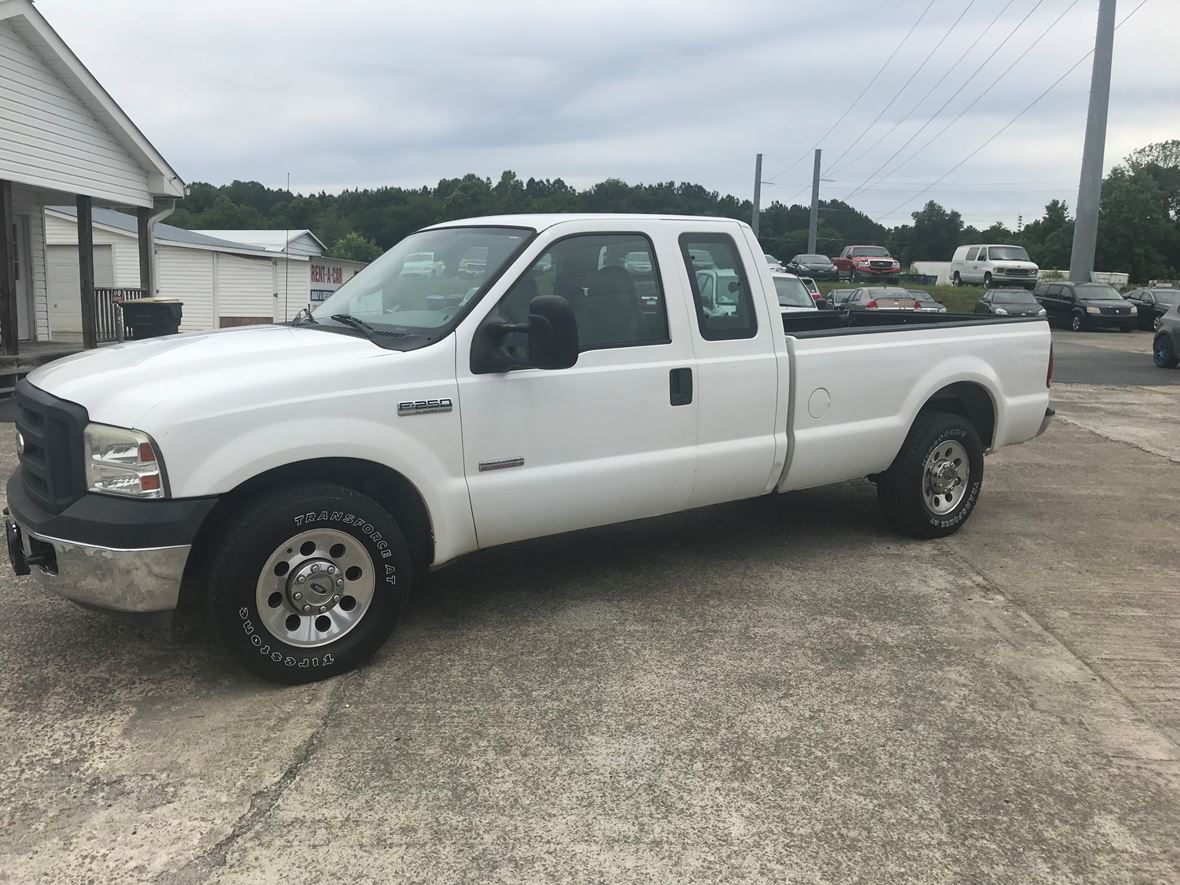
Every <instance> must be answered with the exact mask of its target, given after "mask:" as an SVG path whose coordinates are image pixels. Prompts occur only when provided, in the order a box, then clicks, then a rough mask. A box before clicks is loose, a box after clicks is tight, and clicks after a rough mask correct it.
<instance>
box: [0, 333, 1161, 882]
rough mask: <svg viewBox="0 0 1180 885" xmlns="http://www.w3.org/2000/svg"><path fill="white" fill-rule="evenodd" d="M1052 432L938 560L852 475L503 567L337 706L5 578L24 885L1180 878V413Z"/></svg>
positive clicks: (1097, 419) (428, 605)
mask: <svg viewBox="0 0 1180 885" xmlns="http://www.w3.org/2000/svg"><path fill="white" fill-rule="evenodd" d="M1107 337H1109V338H1114V339H1116V340H1117V339H1128V345H1127V346H1131V342H1132V341H1133V339H1135V338H1137V337H1138V336H1130V335H1128V336H1107ZM1100 343H1101V342H1100ZM1077 346H1080V347H1087V348H1089V349H1090V350H1093V351H1095V352H1096V353H1097V354H1098V355H1097V356H1094V357H1092V359H1101V358H1102V353H1103V352H1111V353H1115V354H1116V356H1117V357H1118V358H1119V359H1122V358H1124V355H1123V354H1122V352H1121V351H1117V350H1111V349H1110V348H1105V349H1104V348H1103V347H1099V346H1094V345H1088V344H1081V345H1077ZM1119 346H1120V347H1122V346H1123V345H1122V344H1121V342H1120V344H1119ZM1159 374H1160V375H1162V374H1164V373H1159ZM1174 374H1175V375H1176V376H1177V377H1178V378H1180V372H1176V373H1174ZM1148 377H1154V376H1151V375H1149V376H1148ZM1055 405H1056V406H1057V407H1058V408H1059V414H1060V420H1058V421H1056V422H1055V424H1054V426H1053V427H1052V428H1051V429H1050V431H1049V432H1048V433H1047V434H1046V435H1045V436H1044V437H1042V438H1041V439H1040V440H1037V441H1035V442H1033V443H1030V444H1028V445H1025V446H1020V447H1016V448H1013V449H1007V450H1004V451H1002V452H1000V453H999V454H997V455H995V456H992V457H991V458H989V459H988V462H987V478H986V481H985V484H984V494H983V498H982V502H981V504H980V507H979V509H978V510H977V512H976V514H975V516H974V517H973V518H972V521H971V522H970V524H969V526H968V527H967V529H965V530H964V531H963V532H961V533H960V534H958V535H957V536H955V537H952V538H951V539H949V540H947V541H939V542H927V543H921V542H915V541H909V540H906V539H901V538H898V537H896V536H894V535H892V534H890V533H889V532H888V531H887V530H886V529H885V527H884V525H883V523H882V520H881V519H880V518H879V516H878V514H877V510H876V505H875V497H874V494H873V490H872V487H871V486H870V485H868V484H867V483H848V484H845V485H841V486H837V487H833V488H828V489H822V490H817V491H812V492H807V493H800V494H793V495H789V496H784V497H778V498H773V499H762V500H757V501H751V502H744V503H740V504H734V505H726V506H721V507H713V508H709V509H706V510H701V511H695V512H693V513H689V514H685V515H682V516H677V517H672V518H666V519H659V520H651V521H645V522H641V523H633V524H628V525H625V526H620V527H614V528H608V529H602V530H596V531H592V532H585V533H580V534H578V535H573V536H563V537H558V538H551V539H546V540H541V541H536V542H530V543H526V544H519V545H513V546H511V547H508V548H502V549H497V550H493V551H489V552H488V553H486V554H483V555H480V556H475V557H470V558H468V559H466V560H464V561H462V562H460V563H459V564H458V565H456V566H454V567H452V568H450V569H447V570H445V571H442V572H439V573H437V574H435V575H433V576H431V578H430V579H429V581H428V582H427V583H426V584H425V585H424V586H422V587H421V590H420V592H419V595H418V598H417V599H416V601H415V602H414V603H413V604H412V606H411V609H410V611H409V612H408V615H407V618H406V620H405V622H404V624H403V626H402V628H401V629H400V631H399V633H398V634H397V635H396V636H395V639H394V640H393V641H392V642H391V643H390V644H389V646H388V647H387V648H386V649H385V650H384V652H383V653H382V654H381V655H380V656H379V658H378V659H377V660H376V661H374V662H373V663H372V664H371V665H370V666H368V667H367V668H365V669H364V670H363V671H361V672H358V673H355V674H352V675H350V676H347V677H344V678H340V679H337V680H334V681H331V682H328V683H321V684H318V685H313V686H304V687H297V688H279V687H275V686H271V685H268V684H264V683H261V682H258V681H256V680H254V679H252V678H250V677H247V676H245V675H243V674H242V673H240V672H239V671H238V670H237V669H235V668H234V667H233V666H232V665H231V664H230V663H229V662H228V661H226V660H225V659H224V658H223V656H222V654H221V652H220V650H219V649H218V647H217V646H216V644H215V643H214V642H212V640H211V639H210V638H208V637H207V636H206V635H204V633H203V632H202V630H200V629H199V628H196V627H192V626H186V627H183V628H180V629H176V630H173V631H171V632H169V631H163V632H160V631H151V630H147V629H143V628H139V627H135V626H130V625H125V624H122V623H119V622H115V621H111V620H108V619H107V618H105V617H102V616H99V615H96V614H92V613H90V612H86V611H84V610H82V609H79V608H77V607H75V606H73V605H71V604H70V603H68V602H65V601H63V600H60V599H57V598H55V597H47V596H45V595H43V594H42V593H41V592H39V591H38V590H37V589H36V587H35V585H33V584H31V583H30V582H29V581H28V580H27V579H14V578H13V577H11V575H9V576H8V577H5V578H3V579H2V580H0V599H2V600H3V601H4V617H3V618H2V619H0V668H2V670H3V672H4V673H5V679H4V680H3V682H0V747H2V749H0V881H3V882H22V883H23V882H53V883H64V882H120V883H123V882H161V883H175V882H276V883H277V882H284V883H302V882H307V883H313V882H348V883H363V882H389V881H416V882H471V881H480V882H521V881H538V882H554V881H579V882H592V881H601V882H653V881H656V882H663V881H678V882H716V881H727V882H739V881H749V882H759V881H776V882H787V881H797V882H814V881H850V880H860V881H871V882H962V881H999V880H1003V881H1013V882H1062V881H1066V882H1105V881H1110V882H1132V881H1136V882H1137V881H1176V880H1177V879H1180V844H1178V842H1177V839H1176V834H1177V833H1178V832H1180V638H1178V637H1180V552H1178V547H1180V545H1178V532H1177V514H1178V512H1180V505H1178V503H1177V502H1178V501H1180V449H1176V448H1175V441H1176V440H1178V439H1180V387H1170V388H1169V387H1163V386H1160V387H1155V386H1152V387H1148V388H1144V387H1136V386H1134V385H1133V384H1130V383H1127V384H1124V385H1123V386H1119V387H1097V386H1075V385H1068V384H1067V385H1062V386H1060V387H1058V388H1055ZM3 448H4V451H3V453H2V454H0V474H3V475H5V476H6V475H7V473H8V472H9V470H10V469H11V467H12V464H13V461H14V456H13V453H12V452H11V446H9V445H7V444H5V445H4V447H3Z"/></svg>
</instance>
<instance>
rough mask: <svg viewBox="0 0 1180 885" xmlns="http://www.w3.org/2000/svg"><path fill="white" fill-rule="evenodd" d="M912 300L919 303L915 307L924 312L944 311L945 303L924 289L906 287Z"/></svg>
mask: <svg viewBox="0 0 1180 885" xmlns="http://www.w3.org/2000/svg"><path fill="white" fill-rule="evenodd" d="M906 291H907V292H909V293H910V295H912V296H913V298H914V301H915V302H917V304H918V305H920V306H919V307H918V308H917V309H918V310H921V311H925V312H926V313H946V305H945V304H943V303H942V302H941V301H939V300H938V299H937V298H935V297H934V296H933V295H931V294H930V293H929V292H927V291H925V290H924V289H907V290H906Z"/></svg>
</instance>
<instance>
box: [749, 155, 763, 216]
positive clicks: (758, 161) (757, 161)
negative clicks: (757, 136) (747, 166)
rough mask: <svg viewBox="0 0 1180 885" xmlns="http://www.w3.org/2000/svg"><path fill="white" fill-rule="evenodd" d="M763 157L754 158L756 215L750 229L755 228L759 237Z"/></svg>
mask: <svg viewBox="0 0 1180 885" xmlns="http://www.w3.org/2000/svg"><path fill="white" fill-rule="evenodd" d="M761 207H762V155H761V154H758V155H757V156H755V157H754V214H753V217H751V219H750V227H752V228H754V236H758V216H759V215H761V214H762V208H761Z"/></svg>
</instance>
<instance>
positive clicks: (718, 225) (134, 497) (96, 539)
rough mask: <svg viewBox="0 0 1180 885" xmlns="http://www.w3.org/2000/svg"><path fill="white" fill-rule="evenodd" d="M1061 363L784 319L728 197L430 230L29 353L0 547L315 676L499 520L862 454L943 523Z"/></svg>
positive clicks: (541, 522) (531, 518)
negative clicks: (186, 316)
mask: <svg viewBox="0 0 1180 885" xmlns="http://www.w3.org/2000/svg"><path fill="white" fill-rule="evenodd" d="M472 250H476V251H478V253H479V254H480V255H481V256H484V255H486V261H484V262H483V263H482V265H481V270H480V274H481V275H480V276H478V277H477V278H473V277H472V273H471V264H470V262H467V263H466V264H465V263H464V256H470V255H471V254H473V252H472ZM425 253H430V254H431V255H432V256H433V261H434V263H435V268H436V273H434V274H433V275H431V276H425V275H418V274H412V273H411V274H406V273H404V272H403V271H404V266H405V263H406V262H407V261H413V260H416V259H415V258H414V256H418V255H422V254H425ZM637 256H640V257H643V258H644V259H645V260H642V261H639V260H638V259H637ZM637 267H638V268H641V269H640V270H635V268H637ZM702 268H708V269H710V270H714V271H718V273H716V274H714V277H715V278H716V280H715V282H716V281H724V284H722V283H717V285H716V286H714V288H713V289H712V290H710V291H708V292H705V291H702V290H701V288H700V285H699V280H700V278H701V276H702V275H701V274H698V273H697V271H698V270H701V269H702ZM719 289H720V290H723V291H720V290H719ZM1050 362H1051V360H1050V341H1049V329H1048V326H1047V325H1046V324H1045V322H1044V321H1043V320H1036V319H1030V320H1005V319H1002V318H991V317H986V318H985V317H976V316H970V317H958V316H947V315H944V314H925V313H915V312H912V311H911V312H907V313H904V314H903V313H900V312H899V313H898V314H894V315H889V314H888V313H886V312H881V313H879V314H876V315H872V314H871V312H866V313H858V314H852V315H849V314H846V313H837V312H809V313H805V314H799V315H796V316H795V317H792V316H791V315H787V316H782V315H781V314H780V310H779V304H778V300H777V296H776V291H775V287H774V283H773V281H772V279H771V277H770V272H769V270H768V268H767V266H766V262H765V260H764V258H763V257H762V250H761V248H759V245H758V241H757V239H756V238H755V237H754V235H753V233H752V232H751V231H750V228H749V227H748V226H747V225H745V224H742V223H740V222H737V221H732V220H729V219H715V218H661V217H652V216H628V215H587V216H560V215H555V216H519V217H501V218H485V219H477V220H472V221H462V222H452V223H447V224H441V225H437V226H435V227H431V228H427V229H425V230H422V231H419V232H418V233H415V234H413V235H411V236H410V237H408V238H407V239H405V240H404V241H402V242H401V243H399V244H398V245H396V246H394V247H393V248H392V249H391V250H390V251H388V252H387V253H386V254H385V255H384V256H382V257H381V258H380V259H378V260H377V261H375V262H373V263H372V264H371V265H370V266H369V267H367V268H365V269H364V270H363V271H362V272H361V273H359V274H358V275H357V276H356V277H354V278H353V279H352V280H350V281H348V282H347V283H346V284H345V285H344V286H342V287H341V288H340V289H339V290H338V291H337V292H335V293H334V294H333V295H332V296H331V297H330V298H329V299H327V300H326V301H325V302H323V303H322V304H320V305H319V306H317V307H316V308H315V309H314V310H313V311H311V312H310V314H307V315H304V316H303V317H302V318H301V319H299V320H297V321H296V322H294V323H293V324H289V325H273V326H257V327H246V328H237V329H227V330H223V331H218V332H211V333H198V334H186V335H179V336H172V337H166V338H157V339H152V340H146V341H140V342H134V343H127V344H122V345H116V346H112V347H107V348H103V349H101V350H98V351H92V352H90V353H86V354H81V355H77V356H73V357H69V358H67V359H63V360H60V361H58V362H55V363H52V364H50V365H48V366H45V367H43V368H41V369H39V370H37V371H35V372H33V373H32V374H31V375H30V376H29V377H28V379H27V380H26V381H24V382H22V383H21V384H20V385H19V387H18V390H17V394H16V397H17V407H18V419H17V431H18V436H17V445H18V448H19V458H20V465H19V467H18V469H17V470H16V472H15V473H14V474H13V475H12V477H11V479H10V481H9V483H8V511H7V513H8V514H9V516H8V518H7V525H6V528H7V535H8V543H9V554H10V557H11V560H12V564H13V566H14V568H15V570H16V571H17V573H18V574H30V573H31V574H32V575H33V576H34V577H35V578H36V579H37V580H38V581H40V582H42V583H43V584H44V585H45V586H47V587H49V588H52V589H54V590H56V591H57V592H59V593H61V594H62V595H64V596H67V597H69V598H70V599H73V600H75V601H77V602H79V603H82V604H83V605H86V606H89V607H93V608H99V609H112V610H116V611H120V612H132V613H152V612H166V611H170V610H172V609H175V608H176V607H177V606H178V605H180V604H181V603H184V604H186V605H187V604H188V603H189V602H195V601H197V600H200V601H202V602H203V603H204V605H206V606H207V609H208V613H209V616H210V617H211V618H212V621H213V623H214V624H215V626H216V629H217V630H218V632H219V633H220V634H221V635H222V636H223V637H224V639H225V640H226V642H227V644H228V646H229V648H230V649H231V651H232V652H233V653H234V654H235V655H236V656H237V657H238V658H239V659H240V660H241V661H242V662H243V663H244V664H245V665H246V666H247V667H248V668H249V669H251V670H252V671H254V672H255V673H257V674H259V675H261V676H263V677H266V678H269V679H273V680H277V681H283V682H306V681H311V680H314V679H320V678H323V677H325V676H330V675H332V674H335V673H339V672H341V671H344V670H347V669H349V668H350V667H353V666H355V665H356V664H357V663H358V662H360V661H361V660H362V659H364V658H365V657H366V656H367V655H369V654H371V653H372V652H373V651H374V650H375V649H376V648H378V647H379V646H380V645H381V643H382V642H383V641H384V640H385V638H386V637H387V636H388V635H389V633H390V631H391V630H392V629H393V628H394V625H395V624H396V622H397V619H398V616H399V613H400V612H401V610H402V607H403V606H404V604H405V602H406V599H407V594H408V593H409V591H410V588H411V586H412V585H413V584H414V583H415V582H416V581H418V580H419V578H420V576H421V575H422V574H423V573H424V572H425V571H426V570H427V569H430V568H432V567H435V566H441V565H443V564H445V563H447V562H449V561H451V560H453V559H455V558H456V557H459V556H462V555H463V554H466V553H470V552H472V551H475V550H478V549H480V548H484V547H491V546H493V545H497V544H506V543H510V542H512V541H518V540H521V539H525V538H535V537H538V536H542V535H548V534H552V533H556V532H567V531H571V530H575V529H581V528H585V527H589V526H596V525H603V524H607V523H613V522H619V521H623V520H631V519H637V518H641V517H650V516H657V515H659V514H666V513H672V512H674V511H679V510H683V509H685V508H691V507H701V506H704V505H708V504H715V503H718V502H721V501H731V500H735V499H740V498H748V497H753V496H757V495H765V494H769V493H771V492H787V491H791V490H793V489H803V488H808V487H811V486H818V485H822V484H825V483H834V482H840V481H842V480H848V479H853V478H858V477H865V476H868V477H870V478H871V479H873V480H874V481H875V482H876V484H877V489H878V494H879V498H880V502H881V504H882V506H883V509H884V512H885V515H886V516H887V518H888V520H889V521H890V522H891V523H892V524H893V525H894V526H896V527H897V528H898V529H900V530H902V531H904V532H908V533H910V534H912V535H916V536H918V537H922V538H931V537H938V536H942V535H946V534H949V533H950V532H953V531H955V530H956V529H958V528H959V527H960V526H961V525H962V524H963V522H964V521H965V520H966V519H967V517H968V516H969V515H970V513H971V511H972V509H973V508H974V507H975V505H976V503H977V501H978V500H979V494H980V488H981V484H982V481H983V456H984V452H985V451H987V450H990V449H996V448H999V447H1000V446H1004V445H1009V444H1012V443H1019V442H1023V441H1025V440H1028V439H1031V438H1032V437H1034V436H1036V435H1037V434H1038V433H1039V432H1040V431H1041V430H1043V428H1044V424H1045V422H1047V420H1048V415H1049V414H1051V413H1050V412H1049V410H1048V400H1049V395H1048V384H1049V377H1048V375H1049V369H1050Z"/></svg>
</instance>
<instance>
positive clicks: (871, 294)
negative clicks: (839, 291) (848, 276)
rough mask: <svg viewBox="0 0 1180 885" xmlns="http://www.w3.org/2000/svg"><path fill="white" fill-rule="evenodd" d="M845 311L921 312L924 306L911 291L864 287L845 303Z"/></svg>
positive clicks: (894, 288) (887, 287)
mask: <svg viewBox="0 0 1180 885" xmlns="http://www.w3.org/2000/svg"><path fill="white" fill-rule="evenodd" d="M841 307H842V308H843V309H844V310H908V311H911V312H912V311H921V309H922V304H921V302H920V301H918V300H917V299H916V298H914V296H913V294H912V293H911V292H910V290H909V289H901V288H898V287H896V286H864V287H862V288H860V289H856V290H854V291H853V293H852V294H851V295H850V296H849V297H848V298H847V299H846V300H845V301H844V302H843V304H842V305H841Z"/></svg>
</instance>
